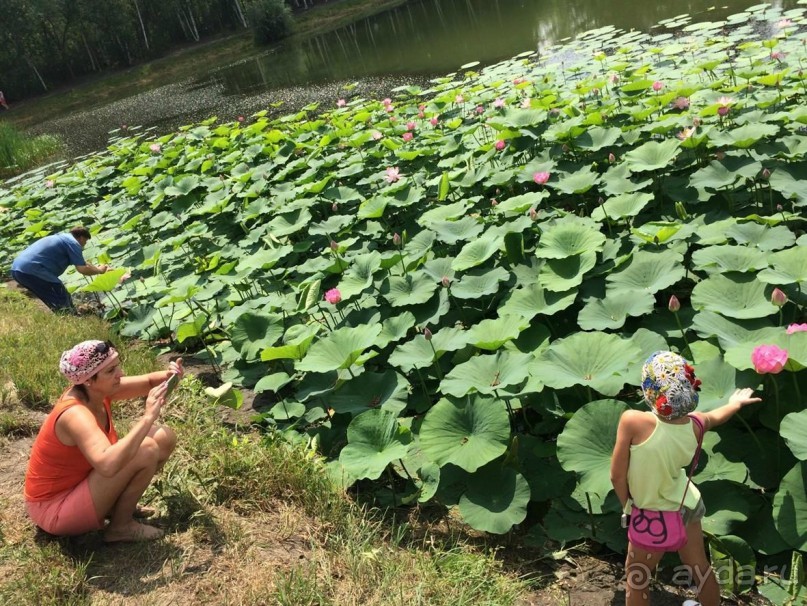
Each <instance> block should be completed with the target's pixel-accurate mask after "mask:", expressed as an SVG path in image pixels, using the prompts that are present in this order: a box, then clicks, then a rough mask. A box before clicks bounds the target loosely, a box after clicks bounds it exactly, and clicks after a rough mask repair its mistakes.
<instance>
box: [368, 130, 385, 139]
mask: <svg viewBox="0 0 807 606" xmlns="http://www.w3.org/2000/svg"><path fill="white" fill-rule="evenodd" d="M370 136H371V137H372V138H373V139H375V140H376V141H378V140H379V139H380V138H381V137H383V136H384V135H382V134H381V131H378V130H374V131H373V132H372V133H370Z"/></svg>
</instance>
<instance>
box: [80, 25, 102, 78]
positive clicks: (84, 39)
mask: <svg viewBox="0 0 807 606" xmlns="http://www.w3.org/2000/svg"><path fill="white" fill-rule="evenodd" d="M81 41H82V42H83V43H84V50H86V51H87V56H88V57H89V58H90V69H92V71H94V72H97V71H99V69H100V66H99V65H98V63H97V62H96V61H95V57H94V56H93V54H92V51H91V50H90V45H89V44H87V37H86V36H85V35H84V32H81Z"/></svg>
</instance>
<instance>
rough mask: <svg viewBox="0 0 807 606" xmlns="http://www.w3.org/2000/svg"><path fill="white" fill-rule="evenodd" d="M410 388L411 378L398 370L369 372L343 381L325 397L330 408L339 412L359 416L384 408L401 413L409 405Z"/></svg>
mask: <svg viewBox="0 0 807 606" xmlns="http://www.w3.org/2000/svg"><path fill="white" fill-rule="evenodd" d="M408 388H409V383H408V381H407V380H406V379H405V378H404V377H402V376H401V375H399V374H398V373H396V372H395V371H394V370H391V369H390V370H386V371H384V372H381V373H376V372H365V373H362V375H361V376H358V377H356V378H352V379H350V380H349V381H346V382H344V383H342V385H340V386H339V388H338V389H337V390H336V391H334V392H331V393H329V394H328V395H327V396H325V398H326V400H325V401H326V403H327V404H328V407H329V408H333V409H334V410H335V411H336V412H339V413H342V412H345V413H350V414H353V415H356V414H360V413H363V412H364V411H366V410H368V409H370V408H379V407H380V408H382V409H383V410H386V411H389V412H391V413H393V414H395V415H396V416H397V414H398V413H399V412H400V411H401V410H403V409H404V408H406V401H407V398H408V395H409V394H408Z"/></svg>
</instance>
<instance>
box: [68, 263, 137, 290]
mask: <svg viewBox="0 0 807 606" xmlns="http://www.w3.org/2000/svg"><path fill="white" fill-rule="evenodd" d="M126 271H127V270H126V268H125V267H121V268H120V269H112V270H110V271H108V272H105V273H103V274H99V275H97V276H95V277H94V278H93V279H92V281H91V282H90V283H89V284H87V285H85V286H82V287H81V288H79V289H78V290H79V291H80V292H111V291H113V290H115V288H116V287H117V286H118V284H120V281H121V278H122V277H123V276H124V274H125V273H126Z"/></svg>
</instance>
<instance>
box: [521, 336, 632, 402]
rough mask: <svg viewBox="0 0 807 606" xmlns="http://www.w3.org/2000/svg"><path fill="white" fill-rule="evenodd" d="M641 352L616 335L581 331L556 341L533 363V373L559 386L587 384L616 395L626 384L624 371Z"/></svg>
mask: <svg viewBox="0 0 807 606" xmlns="http://www.w3.org/2000/svg"><path fill="white" fill-rule="evenodd" d="M639 355H640V352H639V349H638V348H637V347H636V346H635V345H634V344H632V343H631V342H630V341H626V340H623V339H620V338H619V337H617V336H616V335H610V334H606V333H602V332H581V333H575V334H572V335H571V336H569V337H566V338H565V339H559V340H557V341H553V342H552V343H551V344H550V346H549V347H548V348H547V349H546V350H545V351H544V352H543V353H542V354H541V355H540V356H539V357H538V358H537V359H536V361H535V363H533V364H532V365H531V367H530V372H531V374H532V375H534V376H535V377H537V378H538V379H540V380H541V381H543V382H544V384H545V385H547V386H548V387H553V388H555V389H562V388H564V387H571V386H572V385H583V386H586V387H591V388H592V389H594V390H596V391H598V392H599V393H601V394H603V395H606V396H615V395H616V394H617V393H619V391H620V390H621V389H622V386H623V384H624V379H622V378H621V377H620V373H622V372H624V371H625V370H626V369H627V367H628V363H629V361H630V360H635V359H637V358H638V357H639ZM637 382H638V377H637Z"/></svg>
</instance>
